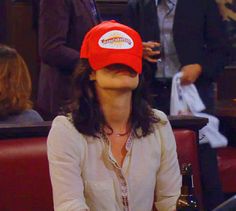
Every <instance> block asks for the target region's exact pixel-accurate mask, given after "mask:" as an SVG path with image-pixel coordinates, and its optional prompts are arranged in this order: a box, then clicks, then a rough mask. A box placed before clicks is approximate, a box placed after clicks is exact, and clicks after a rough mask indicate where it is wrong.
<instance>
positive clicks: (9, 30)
mask: <svg viewBox="0 0 236 211" xmlns="http://www.w3.org/2000/svg"><path fill="white" fill-rule="evenodd" d="M5 2H6V9H5V12H6V27H5V31H6V34H7V37H6V39H5V43H6V44H8V45H10V46H12V47H14V48H15V49H16V50H17V51H18V52H19V53H20V54H21V55H22V57H23V58H24V59H25V61H26V63H27V65H28V67H29V70H30V74H31V78H32V84H33V93H32V99H33V101H34V100H35V98H36V93H37V84H38V74H39V62H38V60H39V59H38V52H37V51H38V50H37V43H38V39H37V33H36V30H34V29H33V27H32V25H33V23H32V6H31V3H30V1H29V0H17V1H11V0H5Z"/></svg>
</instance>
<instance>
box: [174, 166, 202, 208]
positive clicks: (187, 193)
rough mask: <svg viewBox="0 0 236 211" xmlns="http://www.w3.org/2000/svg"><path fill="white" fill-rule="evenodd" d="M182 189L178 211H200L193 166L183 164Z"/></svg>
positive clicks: (178, 201) (177, 206) (177, 205)
mask: <svg viewBox="0 0 236 211" xmlns="http://www.w3.org/2000/svg"><path fill="white" fill-rule="evenodd" d="M181 174H182V187H181V194H180V196H179V198H178V200H177V203H176V210H177V211H199V210H200V209H199V207H198V204H197V199H196V197H195V196H194V186H193V175H192V165H191V164H186V163H185V164H183V165H182V168H181Z"/></svg>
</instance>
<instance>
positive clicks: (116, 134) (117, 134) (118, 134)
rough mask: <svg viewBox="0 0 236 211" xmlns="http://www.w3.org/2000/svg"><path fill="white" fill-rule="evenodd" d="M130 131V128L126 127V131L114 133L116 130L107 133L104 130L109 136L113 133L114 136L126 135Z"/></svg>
mask: <svg viewBox="0 0 236 211" xmlns="http://www.w3.org/2000/svg"><path fill="white" fill-rule="evenodd" d="M129 133H130V129H128V130H127V131H125V132H124V133H116V132H114V131H113V132H110V133H107V132H106V135H108V136H111V135H115V136H117V137H121V136H126V135H128V134H129Z"/></svg>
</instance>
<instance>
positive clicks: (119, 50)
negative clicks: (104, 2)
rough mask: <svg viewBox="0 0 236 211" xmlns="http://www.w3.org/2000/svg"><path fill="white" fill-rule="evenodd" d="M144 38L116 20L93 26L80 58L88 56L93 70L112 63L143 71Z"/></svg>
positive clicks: (83, 44) (83, 45)
mask: <svg viewBox="0 0 236 211" xmlns="http://www.w3.org/2000/svg"><path fill="white" fill-rule="evenodd" d="M142 49H143V47H142V40H141V37H140V35H139V34H138V33H137V32H136V31H135V30H133V29H132V28H130V27H128V26H126V25H123V24H120V23H118V22H116V21H114V20H112V21H104V22H102V23H100V24H98V25H96V26H95V27H93V28H92V29H91V30H90V31H89V32H88V33H87V34H86V36H85V38H84V40H83V43H82V47H81V51H80V58H86V59H88V61H89V64H90V66H91V67H92V68H93V70H95V71H96V70H99V69H101V68H104V67H106V66H108V65H111V64H124V65H127V66H129V67H131V68H132V69H133V70H134V71H135V72H137V73H139V74H140V73H141V72H142Z"/></svg>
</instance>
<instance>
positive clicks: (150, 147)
mask: <svg viewBox="0 0 236 211" xmlns="http://www.w3.org/2000/svg"><path fill="white" fill-rule="evenodd" d="M80 55H81V62H80V64H79V65H78V67H77V69H76V71H75V100H74V102H73V104H72V105H71V106H70V110H71V113H70V115H68V116H67V117H65V116H58V117H56V118H55V119H54V121H53V124H52V128H51V131H50V133H49V137H48V158H49V167H50V175H51V181H52V187H53V199H54V208H55V210H103V211H106V210H107V211H108V210H109V211H116V210H135V211H139V210H140V211H144V210H145V211H148V210H152V207H153V205H155V207H156V208H157V209H158V210H159V211H165V210H174V209H175V203H176V200H177V198H178V196H179V193H180V186H181V176H180V172H179V166H178V161H177V155H176V146H175V141H174V136H173V132H172V130H171V127H170V124H169V122H168V120H167V118H166V115H165V114H163V113H162V112H160V111H158V110H152V109H151V108H150V106H149V104H148V102H147V93H145V92H143V90H142V85H143V81H142V75H141V69H142V68H141V67H142V41H141V38H140V36H139V35H138V33H137V32H135V31H134V30H133V29H131V28H129V27H127V26H125V25H122V24H119V23H117V22H114V21H107V22H103V23H101V24H99V25H97V26H95V27H94V28H92V29H91V30H90V31H89V32H88V33H87V35H86V37H85V39H84V41H83V45H82V48H81V52H80Z"/></svg>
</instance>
